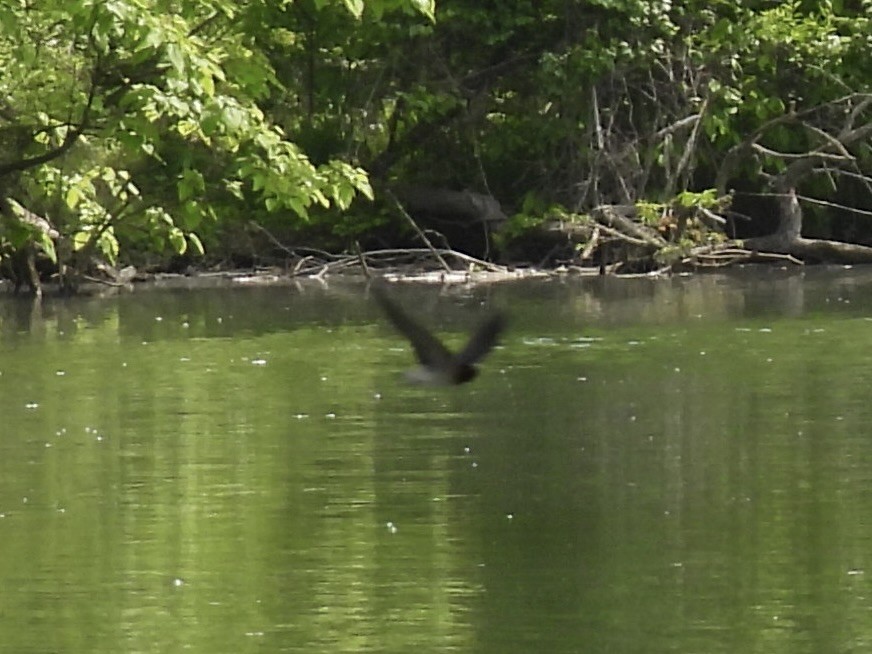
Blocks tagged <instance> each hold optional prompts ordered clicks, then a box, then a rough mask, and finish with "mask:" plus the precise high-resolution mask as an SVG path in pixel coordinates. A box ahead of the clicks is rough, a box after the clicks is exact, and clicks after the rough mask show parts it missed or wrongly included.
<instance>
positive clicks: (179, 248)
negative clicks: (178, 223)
mask: <svg viewBox="0 0 872 654" xmlns="http://www.w3.org/2000/svg"><path fill="white" fill-rule="evenodd" d="M167 238H168V239H169V242H170V245H171V246H172V248H173V249H174V250H175V251H176V254H184V253H185V251H186V250H187V249H188V240H187V239H186V238H185V234H184V233H183V232H182V230H180V229H179V228H178V227H174V228H172V229H171V230H170V232H169V234H168V235H167Z"/></svg>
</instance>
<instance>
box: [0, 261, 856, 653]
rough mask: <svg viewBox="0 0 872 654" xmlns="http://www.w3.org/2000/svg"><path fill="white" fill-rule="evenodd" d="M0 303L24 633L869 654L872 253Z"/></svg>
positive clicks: (132, 647)
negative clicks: (454, 371) (426, 361)
mask: <svg viewBox="0 0 872 654" xmlns="http://www.w3.org/2000/svg"><path fill="white" fill-rule="evenodd" d="M395 296H396V298H397V299H398V300H399V301H400V302H402V303H403V304H404V305H406V306H408V307H409V308H410V310H412V311H413V312H414V313H415V315H418V316H421V317H422V319H424V320H426V321H427V322H428V323H430V324H432V325H434V327H436V328H438V329H439V331H440V333H442V334H444V335H445V336H446V339H447V340H448V341H449V342H451V343H452V344H453V345H459V344H460V343H462V341H463V339H464V337H465V334H466V333H467V330H468V329H470V328H471V327H472V326H473V325H474V324H475V323H476V321H477V320H478V319H480V317H482V316H483V315H484V313H485V312H487V311H488V310H490V309H493V308H500V309H502V310H506V311H508V312H509V313H510V315H511V329H510V331H509V332H508V333H507V335H506V337H505V339H504V346H503V347H502V348H500V349H499V350H497V351H495V352H494V353H493V354H492V356H491V357H490V358H489V359H487V360H486V361H485V362H484V365H483V371H482V375H481V377H480V379H478V380H476V382H475V383H473V384H470V385H467V386H463V387H459V388H441V389H433V388H429V389H419V388H412V387H408V386H405V385H404V384H403V383H402V377H401V374H400V371H401V370H402V369H403V368H404V367H406V366H407V365H408V364H409V363H410V362H411V356H410V354H409V351H408V347H407V345H406V344H405V343H404V342H403V341H402V339H401V338H399V337H398V336H397V335H396V334H394V333H393V332H392V331H391V329H390V327H389V326H388V325H386V324H385V321H384V320H383V319H382V317H381V316H380V315H379V313H378V309H377V307H376V306H375V304H374V303H373V302H371V301H370V300H369V299H368V298H367V296H366V289H365V286H364V284H362V283H360V284H355V283H350V282H345V283H340V284H333V285H331V286H330V287H322V286H318V285H311V286H310V285H304V286H283V287H275V288H231V287H227V288H212V289H175V290H156V291H137V292H136V293H133V294H130V295H124V296H120V297H117V298H76V299H69V300H44V301H43V303H42V304H41V305H33V304H31V303H30V302H28V301H25V300H21V299H14V298H10V297H0V554H2V556H0V588H2V592H0V643H2V644H3V645H2V647H0V650H2V651H9V652H20V653H27V652H171V651H192V652H209V653H212V652H248V651H270V652H311V653H316V654H317V653H319V652H324V653H327V652H331V653H332V652H367V651H371V652H403V653H405V652H409V651H415V650H421V651H462V652H474V653H488V654H490V653H494V654H497V653H512V652H518V653H521V652H525V653H526V652H554V653H563V652H567V653H568V652H586V653H588V652H593V653H596V652H705V653H717V652H724V653H727V652H731V653H732V652H751V653H753V652H760V653H761V654H768V653H770V652H777V651H785V652H792V653H795V652H809V653H813V652H815V653H817V652H849V651H858V652H859V651H866V650H868V649H869V647H870V645H872V618H870V615H872V595H870V590H872V589H870V581H869V574H872V572H869V571H867V570H868V568H869V558H870V556H872V400H870V390H869V389H870V388H872V353H870V348H869V342H870V336H872V271H865V270H862V269H860V270H853V271H844V270H836V271H833V270H823V269H820V270H818V269H808V270H806V271H805V272H804V273H797V272H791V271H779V270H776V269H762V270H759V269H758V270H752V271H750V272H745V273H733V274H730V275H717V276H698V277H678V278H672V279H662V280H649V279H636V280H614V279H594V280H574V281H549V282H542V281H537V282H533V281H531V282H524V283H513V284H506V285H497V286H492V287H489V288H484V287H481V288H476V289H469V288H462V287H457V288H453V289H448V290H445V289H439V288H430V287H422V286H408V287H406V286H404V287H402V288H399V289H395Z"/></svg>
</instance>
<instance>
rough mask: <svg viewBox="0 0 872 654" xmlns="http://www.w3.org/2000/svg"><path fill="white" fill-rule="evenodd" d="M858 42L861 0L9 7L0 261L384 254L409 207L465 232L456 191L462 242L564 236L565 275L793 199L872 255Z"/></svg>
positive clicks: (863, 23) (3, 68) (824, 229)
mask: <svg viewBox="0 0 872 654" xmlns="http://www.w3.org/2000/svg"><path fill="white" fill-rule="evenodd" d="M870 16H872V2H870V1H869V0H856V1H853V2H850V1H846V0H843V1H839V0H833V1H830V2H823V3H821V2H815V3H808V2H800V1H796V0H794V1H791V2H782V3H775V4H772V3H761V2H755V1H750V0H748V1H741V2H726V1H723V2H705V3H701V2H696V1H695V0H681V1H678V2H663V3H658V2H654V3H652V2H643V1H641V0H638V1H636V0H592V1H587V2H582V1H579V2H565V1H564V0H560V1H559V2H558V1H557V0H521V1H519V2H512V3H502V2H491V1H486V2H480V1H472V0H442V1H441V2H440V3H439V5H438V7H437V6H436V5H435V4H434V3H433V2H432V1H428V0H342V1H340V0H295V1H290V2H289V1H287V0H246V1H243V2H235V1H230V0H182V1H181V2H179V1H174V2H166V1H165V0H64V1H61V0H40V1H39V2H33V1H32V0H14V1H13V2H6V3H2V5H0V211H2V215H0V257H2V258H5V259H6V260H7V261H12V260H14V257H15V255H16V253H19V252H22V251H27V250H28V249H31V250H32V248H33V247H34V246H38V247H40V248H41V249H42V250H44V251H45V252H46V253H48V254H49V255H51V256H54V254H55V245H56V246H57V256H58V257H59V258H60V260H61V262H60V265H61V267H62V268H63V267H69V268H71V269H79V270H83V269H87V268H89V267H90V266H92V265H93V262H94V260H95V258H99V259H101V260H104V261H106V262H108V263H110V264H116V263H120V262H127V261H136V262H146V263H147V262H154V263H160V262H165V261H166V257H167V256H168V255H172V254H175V255H186V256H194V255H198V254H202V253H203V252H204V251H208V252H213V253H214V252H220V253H229V254H239V253H240V252H242V251H244V250H245V249H246V248H255V247H256V246H255V245H254V244H253V243H251V244H250V243H249V240H250V239H251V238H253V237H252V231H251V226H252V225H257V226H258V227H259V228H260V229H261V230H262V233H266V234H270V239H271V242H273V243H275V241H276V238H275V235H276V234H278V235H280V236H281V237H282V239H291V238H296V239H298V240H297V242H299V239H303V238H305V239H307V242H306V245H310V246H317V247H322V248H343V247H347V246H349V245H350V244H351V243H353V242H354V241H355V240H362V242H364V243H366V242H368V241H369V242H373V243H375V242H381V240H384V239H386V238H387V239H396V240H401V235H400V233H399V232H398V231H397V230H393V231H392V230H391V228H390V227H389V225H388V224H386V223H389V222H390V220H391V219H392V218H397V217H399V216H400V214H401V213H402V211H403V210H402V207H403V206H406V207H408V208H409V209H410V210H412V209H414V208H416V199H417V205H421V204H429V205H430V207H431V208H433V207H437V208H438V207H440V206H441V207H448V210H450V211H460V212H461V213H462V211H463V210H464V208H463V202H462V200H463V198H462V197H460V196H459V195H457V193H458V192H468V193H469V194H470V195H469V196H468V199H469V202H468V203H467V206H468V207H472V209H471V210H469V212H468V213H469V214H470V215H471V216H472V217H473V218H475V217H476V214H477V213H478V214H480V215H479V216H478V217H479V218H480V217H481V216H482V215H484V214H486V213H487V214H488V216H490V217H491V218H492V217H493V216H495V215H497V216H501V217H502V218H505V216H506V215H509V216H512V218H511V219H510V220H509V221H508V223H507V224H502V225H501V230H500V231H501V233H502V239H503V240H502V242H501V243H499V245H501V246H502V248H503V250H502V251H503V256H504V257H505V256H509V253H512V252H514V253H521V254H520V255H519V256H521V257H524V256H527V257H529V256H531V253H533V252H535V251H536V247H535V245H534V240H535V237H533V236H531V234H532V233H533V232H531V231H529V228H530V227H531V226H538V227H540V228H541V226H542V224H543V220H544V221H548V220H549V219H552V220H553V219H559V220H560V221H561V224H564V223H565V224H574V225H577V226H580V227H581V229H580V230H579V232H578V233H579V234H580V236H579V237H578V239H576V240H575V241H573V239H572V238H570V239H569V240H567V241H566V243H568V244H569V245H570V246H574V248H575V249H574V250H573V249H572V247H570V254H571V253H572V252H573V251H574V252H575V255H574V256H578V257H581V258H584V257H588V258H590V257H591V256H593V252H594V251H595V250H599V256H600V257H601V259H602V258H604V257H606V256H607V248H606V247H605V243H606V240H607V239H606V238H605V236H604V235H606V234H609V235H610V237H609V238H610V239H612V240H615V239H617V240H618V241H620V242H622V243H623V244H624V245H632V246H633V247H636V246H641V247H642V248H643V250H644V251H645V252H646V253H647V254H651V253H654V254H656V255H657V256H658V257H661V260H665V261H671V260H675V258H676V257H679V258H680V257H681V256H684V255H686V254H687V253H688V252H689V251H690V250H692V249H693V248H695V247H699V246H706V247H709V246H713V245H717V244H718V243H720V242H722V241H725V240H726V239H727V237H729V236H733V235H734V234H733V231H734V230H735V229H736V228H738V229H739V230H740V231H744V232H745V233H746V234H766V233H768V232H772V231H776V230H780V229H782V228H783V223H784V212H782V214H781V215H780V220H781V222H779V207H786V206H787V205H785V204H783V203H782V204H779V203H778V202H777V201H775V200H774V198H777V197H786V196H788V195H789V194H792V193H794V191H793V189H798V191H797V192H798V194H799V197H800V200H801V203H802V204H804V206H805V207H806V209H807V211H806V221H805V231H811V232H812V233H813V234H815V235H820V236H826V237H834V236H835V237H842V238H845V239H847V240H852V241H856V242H872V229H870V227H869V225H868V222H867V221H868V209H869V207H870V206H872V193H870V191H872V184H870V178H869V174H870V170H869V169H870V164H872V160H870V151H869V145H868V143H869V138H868V134H869V132H870V131H872V110H870V107H872V95H870V93H872V89H870V83H872V57H870V56H869V52H870V51H872V49H870V46H872V18H870ZM421 189H427V192H426V193H423V191H421ZM436 192H441V193H442V194H441V195H437V194H436ZM394 193H396V194H397V195H394ZM448 193H454V195H447V194H448ZM730 193H734V195H733V196H732V198H731V197H730V196H729V194H730ZM767 194H768V195H767ZM397 196H399V198H400V200H399V201H398V202H393V201H391V202H386V201H385V200H386V199H387V198H396V197H397ZM356 198H368V199H369V200H371V199H373V198H375V200H376V202H375V203H371V202H370V201H369V200H366V201H355V199H356ZM422 198H425V199H426V202H422ZM812 199H813V200H814V204H812V203H811V200H812ZM440 201H441V202H442V204H441V205H440ZM731 203H732V204H731ZM397 205H399V207H398V206H397ZM494 206H496V207H497V210H493V207H494ZM482 207H484V208H485V209H486V210H485V209H483V208H482ZM606 207H611V209H609V210H605V209H604V208H606ZM398 208H399V211H398ZM467 217H468V216H467ZM725 218H726V219H728V220H733V219H734V218H740V219H741V220H739V221H738V222H737V223H735V224H729V223H727V222H725V220H724V219H725ZM488 219H490V218H488ZM503 222H504V223H505V221H503ZM403 224H405V223H403ZM491 227H492V225H491ZM398 235H399V236H400V238H398ZM540 235H541V234H540ZM512 237H515V238H516V241H515V245H514V249H513V246H512V244H511V243H510V239H511V238H512ZM565 237H566V232H565V231H563V232H561V236H560V238H565ZM464 238H465V237H462V236H461V237H460V241H459V242H452V245H455V246H458V247H461V248H462V247H463V246H464V242H463V241H464ZM373 239H375V240H373ZM598 239H599V240H598ZM518 243H520V247H518ZM547 247H551V244H548V246H547ZM472 249H475V248H472ZM558 249H559V248H558ZM488 252H490V253H493V250H488Z"/></svg>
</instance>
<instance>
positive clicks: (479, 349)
mask: <svg viewBox="0 0 872 654" xmlns="http://www.w3.org/2000/svg"><path fill="white" fill-rule="evenodd" d="M372 294H373V296H374V297H375V299H376V301H377V302H378V303H379V305H380V306H381V308H382V310H383V311H384V312H385V314H386V315H387V317H388V319H390V321H391V322H392V323H393V325H394V327H396V328H397V331H399V332H400V333H401V334H402V335H403V336H405V337H406V338H408V339H409V341H411V343H412V348H413V349H414V350H415V356H416V357H417V358H418V362H419V363H420V365H419V366H418V367H417V368H414V369H412V370H409V371H407V372H406V379H408V380H409V381H410V382H412V383H415V384H430V385H443V386H446V385H456V384H463V383H465V382H468V381H472V380H473V379H475V377H476V375H478V369H477V368H476V367H475V364H476V363H477V362H479V361H481V360H482V359H483V358H484V356H485V355H486V354H487V353H488V352H490V350H491V348H493V346H494V345H496V342H497V338H498V337H499V335H500V333H501V332H502V331H503V329H504V328H505V325H506V321H505V317H504V316H503V315H502V314H500V313H495V314H493V315H492V316H490V317H489V318H488V319H487V320H485V321H484V322H483V323H482V324H481V325H480V326H479V328H478V329H477V330H476V332H475V333H474V334H473V335H472V337H471V338H470V339H469V341H468V342H467V344H466V346H465V347H464V348H463V349H462V350H461V351H460V352H457V353H456V354H455V353H453V352H451V350H449V349H448V348H447V347H445V346H444V345H443V344H442V342H441V341H440V340H439V339H438V338H436V337H435V336H434V335H433V334H431V333H430V331H429V330H428V329H427V328H426V327H424V326H423V325H420V324H419V323H418V322H416V321H415V320H413V319H412V318H410V317H409V316H408V315H407V314H406V312H405V311H403V310H402V309H401V308H400V306H399V305H398V304H397V303H396V302H394V301H393V300H392V299H391V298H389V297H388V296H387V294H386V293H385V291H384V290H383V289H382V288H380V287H378V286H376V287H374V288H373V289H372Z"/></svg>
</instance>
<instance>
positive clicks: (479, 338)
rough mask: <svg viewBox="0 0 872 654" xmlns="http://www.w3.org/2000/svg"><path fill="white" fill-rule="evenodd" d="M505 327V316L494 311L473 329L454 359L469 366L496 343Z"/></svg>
mask: <svg viewBox="0 0 872 654" xmlns="http://www.w3.org/2000/svg"><path fill="white" fill-rule="evenodd" d="M505 327H506V318H505V316H504V315H503V314H501V313H495V314H494V315H492V316H491V317H490V318H488V319H487V320H485V321H484V322H483V323H482V324H481V325H480V326H479V328H478V329H477V330H476V331H475V333H474V334H473V335H472V337H471V338H470V339H469V342H468V343H467V344H466V346H465V347H464V348H463V349H462V350H461V351H460V353H459V354H458V355H457V357H456V359H455V361H457V363H459V364H461V365H466V366H471V365H472V364H474V363H476V362H477V361H480V360H481V359H482V358H484V355H486V354H487V353H488V352H490V351H491V349H492V348H493V346H494V345H496V343H497V339H498V338H499V336H500V334H501V333H502V331H503V329H505Z"/></svg>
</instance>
